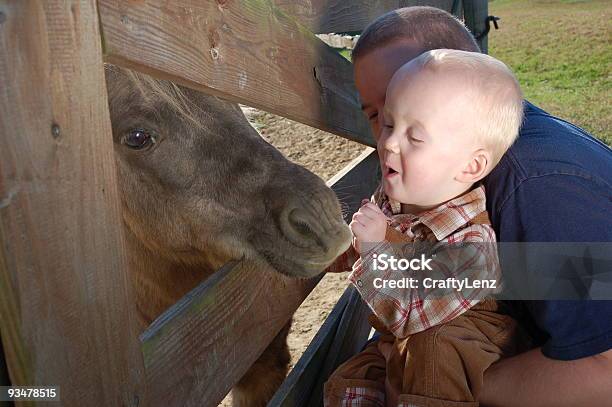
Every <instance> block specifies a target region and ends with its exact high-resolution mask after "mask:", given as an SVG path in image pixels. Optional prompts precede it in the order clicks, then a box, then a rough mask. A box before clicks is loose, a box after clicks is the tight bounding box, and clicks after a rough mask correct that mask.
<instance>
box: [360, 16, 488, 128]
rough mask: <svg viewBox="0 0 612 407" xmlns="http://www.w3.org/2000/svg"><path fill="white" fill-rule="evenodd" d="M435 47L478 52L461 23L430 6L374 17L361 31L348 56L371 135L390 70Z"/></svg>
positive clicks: (378, 124)
mask: <svg viewBox="0 0 612 407" xmlns="http://www.w3.org/2000/svg"><path fill="white" fill-rule="evenodd" d="M438 48H447V49H459V50H463V51H472V52H479V51H480V49H479V48H478V45H477V44H476V41H474V38H473V37H472V35H471V34H470V32H469V31H468V30H467V28H465V26H464V25H463V23H462V22H461V21H459V20H457V19H456V18H455V17H453V16H452V15H451V14H449V13H447V12H445V11H443V10H440V9H436V8H433V7H406V8H402V9H398V10H394V11H391V12H389V13H387V14H384V15H382V16H380V17H378V18H377V19H376V20H375V21H374V22H372V23H371V24H370V25H369V26H368V27H367V28H366V29H365V30H364V31H363V33H362V34H361V36H360V37H359V41H358V42H357V44H356V46H355V49H354V50H353V53H352V59H353V64H354V70H355V85H356V86H357V90H358V91H359V94H360V97H361V103H362V108H363V111H364V113H365V114H366V116H367V117H368V120H369V121H370V125H371V126H372V130H373V131H374V136H375V138H378V133H379V130H380V122H379V120H378V115H379V112H380V111H382V107H383V105H384V102H385V92H386V89H387V85H388V83H389V80H390V79H391V76H392V75H393V73H394V72H395V71H396V70H397V69H398V68H399V67H400V66H402V65H404V64H405V63H406V62H408V61H410V60H411V59H413V58H416V57H417V56H418V55H420V54H421V53H423V52H425V51H429V50H432V49H438Z"/></svg>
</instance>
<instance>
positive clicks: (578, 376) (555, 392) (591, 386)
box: [480, 349, 612, 407]
mask: <svg viewBox="0 0 612 407" xmlns="http://www.w3.org/2000/svg"><path fill="white" fill-rule="evenodd" d="M610 400H612V350H609V351H606V352H603V353H600V354H598V355H594V356H589V357H585V358H582V359H577V360H571V361H560V360H555V359H550V358H547V357H546V356H544V355H543V354H542V351H541V349H533V350H530V351H529V352H526V353H522V354H520V355H517V356H514V357H511V358H507V359H502V360H501V361H500V362H498V363H495V364H494V365H492V366H491V367H490V368H489V369H488V370H487V371H486V372H485V375H484V386H483V392H482V395H481V397H480V403H481V405H482V406H483V407H505V406H508V407H510V406H521V407H531V406H533V407H548V406H551V407H565V406H567V407H578V406H585V407H586V406H605V405H609V403H610Z"/></svg>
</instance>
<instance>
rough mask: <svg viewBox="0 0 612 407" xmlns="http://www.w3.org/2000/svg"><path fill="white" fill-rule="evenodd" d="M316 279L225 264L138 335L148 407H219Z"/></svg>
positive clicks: (241, 265)
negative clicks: (145, 380)
mask: <svg viewBox="0 0 612 407" xmlns="http://www.w3.org/2000/svg"><path fill="white" fill-rule="evenodd" d="M318 280H319V278H315V279H310V280H297V279H290V278H289V277H284V276H281V275H278V274H271V273H269V272H264V271H261V270H257V269H256V268H255V267H253V265H249V264H247V263H246V262H243V261H241V262H235V263H229V264H227V265H225V266H224V267H222V268H221V269H220V270H219V271H217V272H216V273H215V274H214V275H213V276H212V277H211V278H209V279H208V280H206V281H205V282H203V283H202V284H201V285H200V286H198V287H196V288H195V289H194V290H193V291H192V292H190V293H189V294H188V295H187V296H185V297H184V298H183V299H181V300H180V301H179V302H178V303H177V304H175V305H174V306H172V307H171V308H170V309H169V310H168V311H166V312H165V313H164V314H162V315H161V316H160V317H159V318H158V319H157V320H156V321H155V322H154V323H153V324H152V325H151V326H150V327H149V328H148V329H147V330H146V331H145V333H143V335H142V336H141V341H142V349H143V353H144V360H145V370H146V376H147V382H148V383H149V386H150V397H151V405H152V406H164V407H165V406H216V405H217V404H218V403H219V402H220V401H221V400H222V399H223V397H224V396H225V395H226V394H227V393H228V391H229V390H230V389H231V387H232V386H233V385H234V383H236V382H237V381H238V379H240V377H242V376H243V375H244V373H246V371H247V370H248V368H249V367H250V366H251V365H252V364H253V362H254V361H255V360H256V359H257V358H258V357H259V355H260V354H261V352H263V350H264V349H265V348H266V347H267V345H268V344H269V343H270V342H271V341H272V339H273V338H274V336H276V334H277V333H278V332H279V331H280V329H281V328H282V327H283V326H284V324H285V323H286V322H287V320H288V319H289V318H290V317H291V315H292V313H293V312H294V311H295V310H296V309H297V307H298V306H299V305H300V303H301V302H302V301H303V299H304V298H305V297H306V296H307V295H308V293H309V292H310V291H311V290H312V288H313V287H314V286H315V285H316V283H317V282H318Z"/></svg>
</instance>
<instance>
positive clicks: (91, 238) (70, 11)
mask: <svg viewBox="0 0 612 407" xmlns="http://www.w3.org/2000/svg"><path fill="white" fill-rule="evenodd" d="M0 84H2V85H1V86H0V146H1V148H0V323H1V325H2V333H1V334H2V342H3V344H4V351H5V356H6V360H7V364H8V367H9V372H10V375H11V380H12V382H13V384H14V385H28V386H33V385H37V386H43V385H44V386H60V397H61V401H62V404H63V405H69V406H136V405H139V404H140V405H144V404H145V403H146V397H145V396H146V394H145V390H144V384H143V382H142V381H141V380H142V379H141V378H144V374H143V360H142V354H141V352H140V347H139V342H138V338H137V331H136V329H137V328H136V324H135V318H134V317H135V313H134V312H133V307H134V306H133V302H132V301H131V300H130V294H129V291H130V290H129V285H128V279H127V275H126V270H127V267H126V261H125V255H126V253H125V247H124V244H123V237H122V233H121V216H120V207H119V200H118V194H117V186H116V170H115V162H114V155H113V142H112V137H111V126H110V120H109V113H108V102H107V95H106V86H105V82H104V71H103V64H102V50H101V41H100V32H99V22H98V12H97V4H96V2H95V1H94V0H88V1H76V0H74V1H68V0H49V1H44V2H43V1H19V0H14V1H10V0H8V1H0Z"/></svg>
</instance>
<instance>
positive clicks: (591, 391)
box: [353, 7, 612, 407]
mask: <svg viewBox="0 0 612 407" xmlns="http://www.w3.org/2000/svg"><path fill="white" fill-rule="evenodd" d="M437 48H452V49H461V50H465V51H479V49H478V46H477V45H476V43H475V41H474V39H473V37H472V36H471V34H470V33H469V32H468V31H467V30H466V29H465V27H464V26H463V24H461V23H460V22H459V21H458V20H456V19H454V18H453V17H452V16H451V15H450V14H448V13H446V12H443V11H441V10H437V9H433V8H428V7H409V8H404V9H400V10H396V11H394V12H391V13H387V14H385V15H383V16H381V17H379V18H378V19H377V20H376V21H374V22H373V23H372V24H370V26H368V27H367V28H366V29H365V30H364V32H363V33H362V35H361V37H360V39H359V42H358V43H357V45H356V47H355V49H354V51H353V62H354V74H355V84H356V86H357V89H358V91H359V93H360V97H361V101H362V108H363V111H364V113H365V114H366V116H367V117H368V119H369V121H370V124H371V126H372V129H373V132H374V135H375V137H378V135H379V132H380V123H381V120H380V119H381V117H380V116H381V112H382V110H383V105H384V102H385V92H386V88H387V84H388V82H389V80H390V78H391V76H392V75H393V73H394V72H395V71H396V70H397V69H398V68H399V67H400V66H402V65H403V64H404V63H406V62H407V61H409V60H411V59H413V58H415V57H417V56H418V55H420V54H421V53H423V52H425V51H427V50H431V49H437ZM611 174H612V152H611V150H610V149H609V148H608V147H607V146H605V145H604V144H602V143H600V142H598V141H597V140H595V139H594V138H592V137H591V136H589V135H588V134H586V133H585V132H584V131H583V130H581V129H579V128H577V127H576V126H573V125H572V124H570V123H567V122H565V121H563V120H560V119H557V118H555V117H553V116H551V115H549V114H548V113H546V112H544V111H542V110H541V109H539V108H537V107H535V106H533V105H531V104H530V103H526V107H525V121H524V124H523V127H522V129H521V132H520V134H519V138H518V139H517V141H516V142H515V144H514V146H513V147H512V148H511V149H510V150H509V152H508V153H507V154H506V155H505V156H504V158H503V159H502V161H501V162H500V164H499V165H498V167H497V168H496V169H495V170H494V171H493V172H492V173H491V174H490V175H489V176H488V177H487V178H486V179H485V182H484V184H485V188H486V190H487V210H488V212H489V215H490V217H491V221H492V224H493V227H494V229H495V232H496V234H497V236H498V239H499V241H501V242H555V241H565V242H610V241H612V216H611V213H612V194H611V191H612V176H611ZM521 308H522V310H523V311H524V320H525V322H526V325H531V326H532V327H533V329H532V333H533V335H534V337H535V340H536V343H537V344H538V345H539V347H538V348H535V349H533V350H531V351H528V352H526V353H523V354H520V355H518V356H514V357H511V358H508V359H505V360H502V361H500V362H498V363H496V364H494V365H493V366H492V367H491V368H489V369H488V370H487V372H486V373H485V378H484V391H483V394H482V396H481V403H482V404H483V405H485V406H517V405H520V406H525V407H528V406H538V407H543V406H549V405H550V406H555V407H560V406H603V405H607V403H610V400H612V350H610V349H611V348H612V301H528V302H523V303H521Z"/></svg>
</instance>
